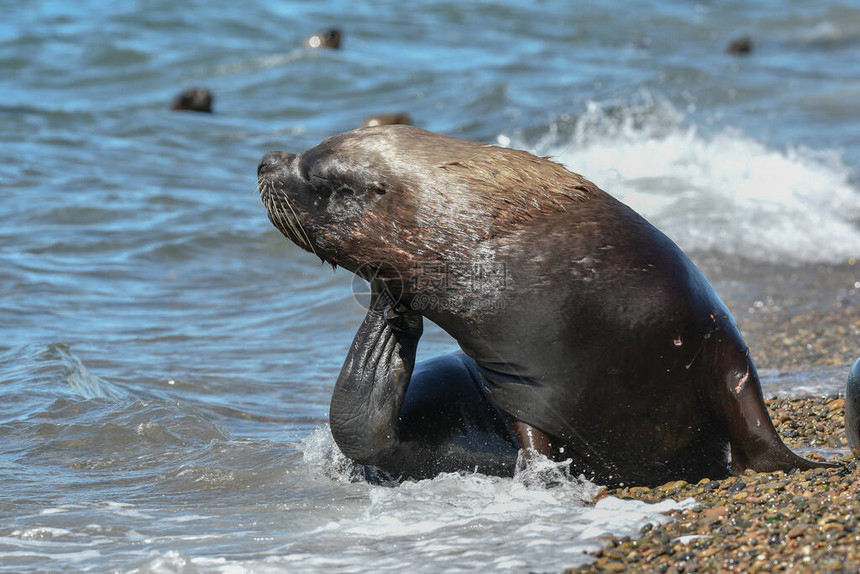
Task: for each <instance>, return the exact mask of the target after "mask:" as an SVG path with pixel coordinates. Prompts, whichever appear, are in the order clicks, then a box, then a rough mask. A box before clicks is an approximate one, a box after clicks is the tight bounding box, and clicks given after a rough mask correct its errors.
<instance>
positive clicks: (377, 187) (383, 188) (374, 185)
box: [367, 181, 388, 195]
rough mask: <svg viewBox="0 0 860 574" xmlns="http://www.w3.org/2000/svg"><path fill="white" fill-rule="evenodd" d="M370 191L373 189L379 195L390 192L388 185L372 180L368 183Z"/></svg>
mask: <svg viewBox="0 0 860 574" xmlns="http://www.w3.org/2000/svg"><path fill="white" fill-rule="evenodd" d="M367 189H368V191H373V192H375V193H377V194H379V195H385V194H386V193H387V192H388V186H387V185H385V183H383V182H381V181H372V182H370V183H369V184H368V185H367Z"/></svg>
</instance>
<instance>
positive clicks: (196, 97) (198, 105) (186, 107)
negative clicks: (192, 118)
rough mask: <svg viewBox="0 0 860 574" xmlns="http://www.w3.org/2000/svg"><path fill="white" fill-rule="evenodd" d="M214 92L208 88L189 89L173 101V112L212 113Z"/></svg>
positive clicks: (171, 107)
mask: <svg viewBox="0 0 860 574" xmlns="http://www.w3.org/2000/svg"><path fill="white" fill-rule="evenodd" d="M212 100H213V98H212V92H210V91H209V90H207V89H206V88H188V89H186V90H183V91H182V93H181V94H179V95H178V96H176V97H175V98H174V99H173V104H172V105H171V106H170V109H171V110H183V111H189V112H204V113H212Z"/></svg>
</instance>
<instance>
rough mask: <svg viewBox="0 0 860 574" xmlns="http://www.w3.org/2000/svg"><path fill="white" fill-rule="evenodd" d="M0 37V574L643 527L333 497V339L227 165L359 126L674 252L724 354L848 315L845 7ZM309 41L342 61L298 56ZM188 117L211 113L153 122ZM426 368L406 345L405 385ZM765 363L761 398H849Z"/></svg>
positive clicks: (346, 479) (197, 24)
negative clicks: (629, 212)
mask: <svg viewBox="0 0 860 574" xmlns="http://www.w3.org/2000/svg"><path fill="white" fill-rule="evenodd" d="M0 13H2V14H3V15H4V17H3V19H2V21H0V70H2V72H3V73H2V74H0V126H2V127H0V134H2V145H0V223H2V225H0V571H10V572H12V571H15V572H18V571H28V570H39V571H50V570H56V571H59V570H69V569H75V570H81V571H86V570H95V571H107V570H119V571H128V572H195V571H201V572H228V571H229V572H243V571H254V572H265V571H273V572H274V571H283V570H285V569H297V570H301V571H321V570H331V569H334V570H337V571H365V570H368V569H370V568H373V569H375V570H391V571H394V570H397V571H400V570H403V569H407V568H409V569H411V570H414V571H434V572H435V571H442V570H447V571H465V570H474V569H475V568H491V569H494V570H500V571H527V570H559V569H563V568H564V567H566V566H574V565H576V564H578V563H581V562H582V561H584V560H587V557H586V556H584V555H583V554H582V551H583V550H587V549H593V548H595V547H597V546H598V545H599V543H600V540H599V538H600V536H602V535H604V534H608V533H611V534H614V535H619V536H624V535H632V534H635V533H636V532H637V531H638V529H639V528H640V527H641V526H642V525H643V524H645V523H646V522H648V521H658V520H663V519H664V518H663V517H662V515H660V514H659V510H661V509H654V508H648V507H644V506H642V505H638V504H634V503H632V502H626V503H621V502H619V501H613V500H608V501H606V502H603V503H601V505H599V506H598V507H597V508H595V507H589V506H584V505H583V501H586V500H588V499H589V497H590V496H591V495H592V494H593V493H594V492H595V489H596V488H597V487H596V486H594V485H591V484H588V483H582V484H579V483H576V482H571V483H570V484H569V485H566V486H565V488H562V489H557V490H553V491H541V490H540V489H529V488H526V487H524V486H523V485H522V483H521V482H517V481H512V480H509V479H504V480H503V479H496V478H490V477H483V476H480V475H464V476H459V475H458V476H443V477H439V478H437V479H434V480H432V481H424V482H422V483H419V484H416V483H406V484H403V485H401V486H399V487H396V488H389V487H379V486H371V485H368V484H366V483H364V482H361V481H357V482H356V481H352V480H351V477H352V476H353V472H352V471H351V469H350V468H349V465H348V464H347V463H346V462H345V461H343V460H342V459H341V458H340V457H339V456H338V453H337V452H336V450H334V449H333V447H332V443H331V438H330V434H329V433H328V430H327V427H326V426H325V422H326V420H327V410H328V400H329V398H330V395H331V390H332V386H333V383H334V380H335V377H336V375H337V372H338V371H339V369H340V365H341V362H342V360H343V357H344V356H345V354H346V349H347V346H348V345H349V342H350V341H351V339H352V336H353V334H354V333H355V331H356V329H357V327H358V325H359V324H360V322H361V319H362V316H363V310H362V309H361V307H360V306H359V305H358V304H356V302H355V301H354V300H353V298H352V296H351V290H350V283H351V277H350V276H348V274H347V273H345V272H343V271H338V272H336V273H333V272H332V270H331V269H330V268H329V267H326V266H321V265H319V264H318V262H316V261H315V260H314V258H313V257H311V256H310V255H308V254H306V253H304V252H301V251H300V250H298V249H297V248H296V247H295V246H293V245H292V244H289V243H288V242H287V241H286V240H284V239H283V238H282V237H281V236H280V235H279V234H278V233H277V232H276V231H275V230H274V228H273V227H272V226H271V225H270V224H269V223H268V221H267V220H266V217H265V213H264V211H263V208H262V205H261V204H260V202H259V199H258V197H257V194H256V191H255V175H256V174H255V168H256V164H257V161H258V160H259V158H260V156H261V155H262V154H263V153H264V152H265V151H267V150H270V149H284V150H291V151H298V150H302V149H306V148H307V147H310V146H312V145H315V144H316V143H318V142H319V141H320V140H322V139H324V138H325V137H328V136H330V135H333V134H335V133H338V132H341V131H345V130H348V129H352V128H354V127H357V126H358V125H359V124H360V123H361V122H362V120H363V119H364V118H365V117H366V116H369V115H372V114H378V113H390V112H401V111H402V112H408V113H409V114H410V115H411V116H412V118H413V121H414V123H415V124H417V125H419V126H421V127H424V128H427V129H432V130H435V131H440V132H444V133H448V134H451V135H456V136H461V137H466V138H470V139H475V140H480V141H485V142H489V143H497V144H501V145H510V146H514V147H519V148H524V149H528V150H531V151H533V152H535V153H538V154H541V155H551V156H553V157H555V158H556V159H557V160H559V161H562V162H563V163H565V164H566V165H568V167H570V168H571V169H572V170H574V171H577V172H579V173H582V174H584V175H586V176H587V177H589V178H590V179H592V180H594V181H595V182H596V183H597V184H598V185H600V186H601V187H603V188H605V189H607V190H608V191H609V192H611V193H613V194H614V195H616V196H618V197H620V198H621V199H622V200H624V201H626V202H627V203H629V204H630V205H632V206H633V207H634V208H635V209H637V210H639V211H640V212H641V213H643V214H644V215H645V216H646V217H648V218H649V219H650V220H652V221H653V222H654V223H655V224H656V225H657V226H658V227H660V228H661V229H663V230H664V231H665V232H666V233H667V234H668V235H669V236H670V237H672V238H673V239H675V240H676V241H677V242H678V243H679V245H681V247H682V248H684V249H685V250H686V251H688V253H690V255H691V256H692V257H693V259H694V260H695V261H696V262H697V263H698V264H699V265H700V266H701V267H702V269H703V270H704V271H705V273H706V274H707V275H708V276H709V277H710V278H711V279H712V281H713V282H714V283H715V286H716V287H717V290H718V292H720V293H721V294H722V295H723V296H724V297H725V298H726V300H727V302H728V303H729V305H730V307H731V308H733V309H734V310H735V313H736V316H737V318H738V320H739V323H740V324H741V328H742V329H743V328H744V326H745V320H747V319H749V320H752V319H751V317H753V315H751V314H753V313H754V312H756V313H760V312H763V311H762V308H763V310H764V311H767V309H768V306H769V305H770V303H769V301H770V300H769V299H768V297H770V296H771V294H773V295H774V296H776V297H779V296H783V298H784V297H786V296H788V295H791V296H792V297H794V298H793V299H792V301H793V302H794V303H793V305H794V307H796V308H797V309H798V310H806V309H809V308H816V307H819V306H828V305H832V304H833V301H834V300H835V299H838V300H839V301H840V302H841V303H840V304H842V305H849V306H852V307H851V308H852V309H856V308H857V305H858V303H857V299H858V297H860V273H858V269H860V265H857V263H856V260H857V258H858V257H860V189H858V186H860V177H858V170H857V165H858V161H860V80H858V78H860V5H858V4H857V3H856V2H853V1H849V0H841V1H834V2H829V3H809V2H803V1H801V0H789V1H787V2H785V1H780V2H776V1H774V0H762V1H759V2H755V3H748V2H721V3H716V2H702V3H698V4H694V3H688V2H682V1H679V0H661V1H659V2H637V1H634V2H628V3H625V4H624V5H619V4H618V3H615V2H605V1H597V2H589V3H587V4H586V3H581V5H580V4H579V3H575V4H571V3H567V2H560V1H558V2H556V1H544V2H534V3H525V4H523V3H520V2H512V1H510V0H501V1H495V2H489V1H486V2H474V3H461V2H423V1H419V2H410V3H394V2H381V1H377V2H366V3H361V4H355V3H348V2H343V1H328V2H326V1H322V2H314V3H299V2H280V3H272V2H258V1H255V0H254V1H251V2H245V3H241V4H236V3H231V2H221V1H218V0H216V1H214V2H188V3H175V2H164V1H150V2H127V3H123V4H122V6H116V5H115V4H113V3H107V2H99V1H92V0H91V1H81V2H76V3H68V2H51V1H42V2H38V1H37V2H11V1H9V0H0ZM329 26H337V27H339V28H341V29H342V30H343V33H344V41H343V46H342V49H341V50H337V51H334V50H308V49H304V48H302V46H301V43H302V39H303V38H304V37H306V36H308V35H310V34H311V33H312V32H315V31H317V30H320V29H323V28H326V27H329ZM743 35H749V36H750V37H751V38H752V39H753V51H752V53H750V54H748V55H746V56H736V55H730V54H727V53H726V46H727V45H728V43H729V42H730V41H731V40H732V39H734V38H737V37H740V36H743ZM188 86H204V87H207V88H209V89H211V90H212V91H213V93H214V94H215V103H214V110H215V113H214V114H211V115H209V114H197V113H189V112H171V111H169V104H170V100H171V99H172V97H173V96H175V95H176V94H177V93H178V92H179V91H180V90H181V89H182V88H185V87H188ZM797 292H800V293H802V296H801V295H795V293H797ZM748 309H749V312H747V310H748ZM748 316H749V317H748ZM453 348H454V344H453V343H452V341H451V340H450V339H448V338H447V337H446V336H445V335H444V334H443V333H440V332H439V331H438V330H435V331H434V330H431V331H430V332H429V333H428V334H427V335H426V336H425V337H424V339H422V345H421V350H420V354H421V356H423V357H428V356H433V355H436V354H439V353H441V352H448V351H451V350H452V349H453ZM755 355H756V349H755V348H753V356H755ZM771 366H772V367H773V368H771V369H768V368H765V369H763V372H764V373H765V381H764V384H765V388H766V392H768V393H788V394H793V393H799V392H813V393H821V394H824V393H830V392H834V391H837V390H839V389H840V385H841V384H842V382H843V381H844V373H845V372H847V363H846V361H845V360H841V359H840V360H835V361H834V364H833V365H832V368H831V369H828V370H823V371H814V370H804V369H803V368H800V367H797V368H794V367H792V365H791V364H788V365H786V364H781V365H776V366H774V365H771ZM765 367H768V365H767V364H765Z"/></svg>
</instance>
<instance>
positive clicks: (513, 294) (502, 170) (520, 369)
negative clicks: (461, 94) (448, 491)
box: [257, 125, 827, 485]
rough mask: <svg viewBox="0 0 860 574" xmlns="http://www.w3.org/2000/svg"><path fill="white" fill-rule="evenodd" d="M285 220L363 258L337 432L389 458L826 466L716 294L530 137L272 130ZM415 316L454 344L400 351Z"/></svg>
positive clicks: (389, 464) (422, 462)
mask: <svg viewBox="0 0 860 574" xmlns="http://www.w3.org/2000/svg"><path fill="white" fill-rule="evenodd" d="M257 174H258V187H259V191H260V197H261V199H262V202H263V204H264V205H265V207H266V210H267V212H268V217H269V219H270V221H271V222H272V223H273V224H274V225H275V227H276V228H277V229H278V230H280V231H281V233H283V234H284V235H285V236H286V237H287V238H289V239H290V240H292V241H293V242H294V243H296V244H297V245H299V246H300V247H302V248H303V249H305V250H307V251H309V252H312V253H314V254H316V255H317V256H318V257H320V258H321V259H322V260H323V261H326V262H328V263H330V264H332V265H333V266H340V267H344V268H345V269H348V270H349V271H352V272H354V273H358V274H361V275H362V276H364V277H366V278H369V279H372V282H371V287H372V290H373V300H372V304H371V305H370V308H369V309H368V312H367V316H366V317H365V319H364V322H363V324H362V325H361V328H360V329H359V331H358V334H357V335H356V337H355V339H354V341H353V343H352V346H351V348H350V350H349V352H348V354H347V358H346V361H345V362H344V365H343V368H342V369H341V372H340V375H339V377H338V380H337V382H336V384H335V389H334V393H333V396H332V402H331V410H330V422H331V430H332V435H333V437H334V439H335V442H336V443H337V445H338V446H339V447H340V449H341V451H342V452H343V453H344V454H345V455H346V456H347V457H348V458H351V459H353V460H355V461H357V462H360V463H363V464H366V465H372V466H375V467H377V468H379V469H382V470H383V471H386V472H387V473H389V474H391V475H393V476H395V477H397V476H399V477H403V478H407V477H411V478H422V477H428V476H433V475H435V474H436V473H438V472H442V471H451V470H469V471H471V470H479V471H482V472H486V473H495V474H511V473H513V472H514V469H515V466H516V462H515V461H516V456H517V450H518V448H522V449H523V452H525V453H527V454H529V455H531V456H534V454H535V453H540V454H543V455H546V456H549V457H551V458H553V459H556V460H565V459H570V460H571V461H572V462H571V470H572V472H573V473H575V474H578V473H584V474H585V475H586V476H588V477H590V478H592V479H594V480H595V481H597V482H600V483H602V484H606V485H618V484H648V485H654V484H660V483H663V482H666V481H668V480H674V479H684V480H687V481H695V480H699V479H701V478H703V477H710V478H717V477H721V476H726V475H727V474H728V462H727V461H728V451H729V450H730V451H731V468H732V470H733V471H734V472H735V473H741V472H743V471H744V470H746V469H754V470H757V471H776V470H783V471H787V470H790V469H793V468H798V469H808V468H813V467H817V466H827V464H826V463H816V462H812V461H809V460H806V459H803V458H801V457H799V456H797V455H795V454H794V453H792V452H791V451H790V450H789V449H788V448H787V447H786V446H785V445H784V444H783V442H782V440H781V439H780V438H779V436H778V434H777V432H776V430H775V429H774V426H773V424H772V422H771V420H770V417H769V415H768V413H767V409H766V407H765V405H764V401H763V399H762V394H761V387H760V385H759V378H758V374H757V373H756V370H755V367H754V365H753V363H752V360H751V359H750V356H749V352H748V350H747V347H746V345H745V344H744V342H743V339H742V338H741V335H740V333H739V331H738V328H737V326H736V325H735V323H734V321H733V320H732V318H731V316H730V314H729V311H728V310H727V309H726V307H725V305H724V304H723V302H722V301H721V300H720V299H719V297H717V295H716V294H715V293H714V291H713V289H712V288H711V286H710V284H709V283H708V282H707V280H706V279H705V277H704V276H703V275H702V273H701V272H700V271H699V270H698V269H697V268H696V266H695V265H694V264H693V263H692V262H691V261H690V260H689V259H688V258H687V256H686V255H684V253H682V252H681V250H680V249H679V248H678V247H677V246H676V245H675V244H674V243H673V242H672V241H671V240H669V239H668V238H667V237H666V236H665V235H664V234H663V233H661V232H660V231H658V230H657V229H656V228H654V227H653V226H652V225H651V224H649V223H648V222H647V221H646V220H645V219H643V218H642V217H641V216H640V215H638V214H637V213H635V212H634V211H633V210H632V209H630V208H629V207H627V206H626V205H624V204H623V203H621V202H620V201H618V200H617V199H615V198H613V197H612V196H611V195H609V194H607V193H605V192H604V191H602V190H601V189H599V188H598V187H597V186H596V185H595V184H593V183H592V182H590V181H588V180H587V179H585V178H584V177H582V176H580V175H577V174H575V173H573V172H570V171H568V170H567V169H565V168H564V167H563V166H561V165H560V164H558V163H555V162H552V161H550V160H548V159H542V158H538V157H535V156H533V155H531V154H529V153H527V152H524V151H518V150H513V149H506V148H501V147H496V146H491V145H484V144H480V143H476V142H471V141H467V140H462V139H457V138H453V137H448V136H444V135H441V134H436V133H432V132H429V131H425V130H422V129H419V128H415V127H411V126H403V125H391V126H380V127H373V128H361V129H357V130H354V131H351V132H347V133H344V134H340V135H337V136H334V137H332V138H329V139H327V140H325V141H323V142H322V143H320V144H319V145H317V146H316V147H314V148H312V149H310V150H307V151H305V152H303V153H301V154H298V155H295V154H291V153H284V152H269V153H267V154H266V155H265V156H263V158H262V160H261V161H260V163H259V165H258V168H257ZM424 317H426V318H427V319H430V320H431V321H433V322H435V323H436V324H437V325H439V326H440V327H441V328H442V329H444V330H445V331H447V332H448V333H449V334H450V335H452V336H453V337H454V339H456V340H457V342H458V343H459V345H460V347H461V349H462V351H463V352H462V353H455V354H453V355H448V356H444V357H437V358H435V359H431V360H430V361H426V362H423V363H419V364H418V365H415V351H416V348H417V344H418V340H419V338H420V337H421V327H422V319H423V318H424Z"/></svg>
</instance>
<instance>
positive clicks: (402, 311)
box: [329, 284, 423, 466]
mask: <svg viewBox="0 0 860 574" xmlns="http://www.w3.org/2000/svg"><path fill="white" fill-rule="evenodd" d="M371 288H372V297H371V304H370V307H369V309H368V311H367V316H366V317H365V318H364V322H363V323H362V324H361V327H360V328H359V330H358V333H357V334H356V335H355V339H354V340H353V342H352V346H351V347H350V349H349V353H348V354H347V357H346V361H345V362H344V364H343V367H342V368H341V371H340V375H339V376H338V379H337V383H336V384H335V387H334V394H333V395H332V399H331V409H330V414H329V418H330V423H331V433H332V436H333V437H334V440H335V442H336V443H337V446H338V447H339V448H340V450H341V452H343V454H344V455H345V456H346V457H347V458H350V459H352V460H354V461H356V462H358V463H360V464H367V465H380V463H381V462H384V461H385V460H386V459H387V458H388V457H389V456H390V454H391V453H392V451H394V450H395V449H396V448H397V447H398V445H399V443H400V425H399V420H398V415H399V413H400V408H401V406H402V404H403V399H404V397H405V396H406V390H407V388H408V386H409V380H410V379H411V377H412V370H413V368H414V367H415V352H416V349H417V347H418V340H419V339H420V338H421V334H422V331H423V323H422V318H421V314H420V313H418V312H416V311H412V310H411V309H408V308H406V307H403V306H402V305H401V306H398V305H397V303H396V301H395V299H394V297H393V296H392V295H391V294H390V293H389V292H388V290H387V289H385V288H384V287H382V286H379V285H375V284H374V285H372V286H371ZM383 466H384V465H383Z"/></svg>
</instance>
